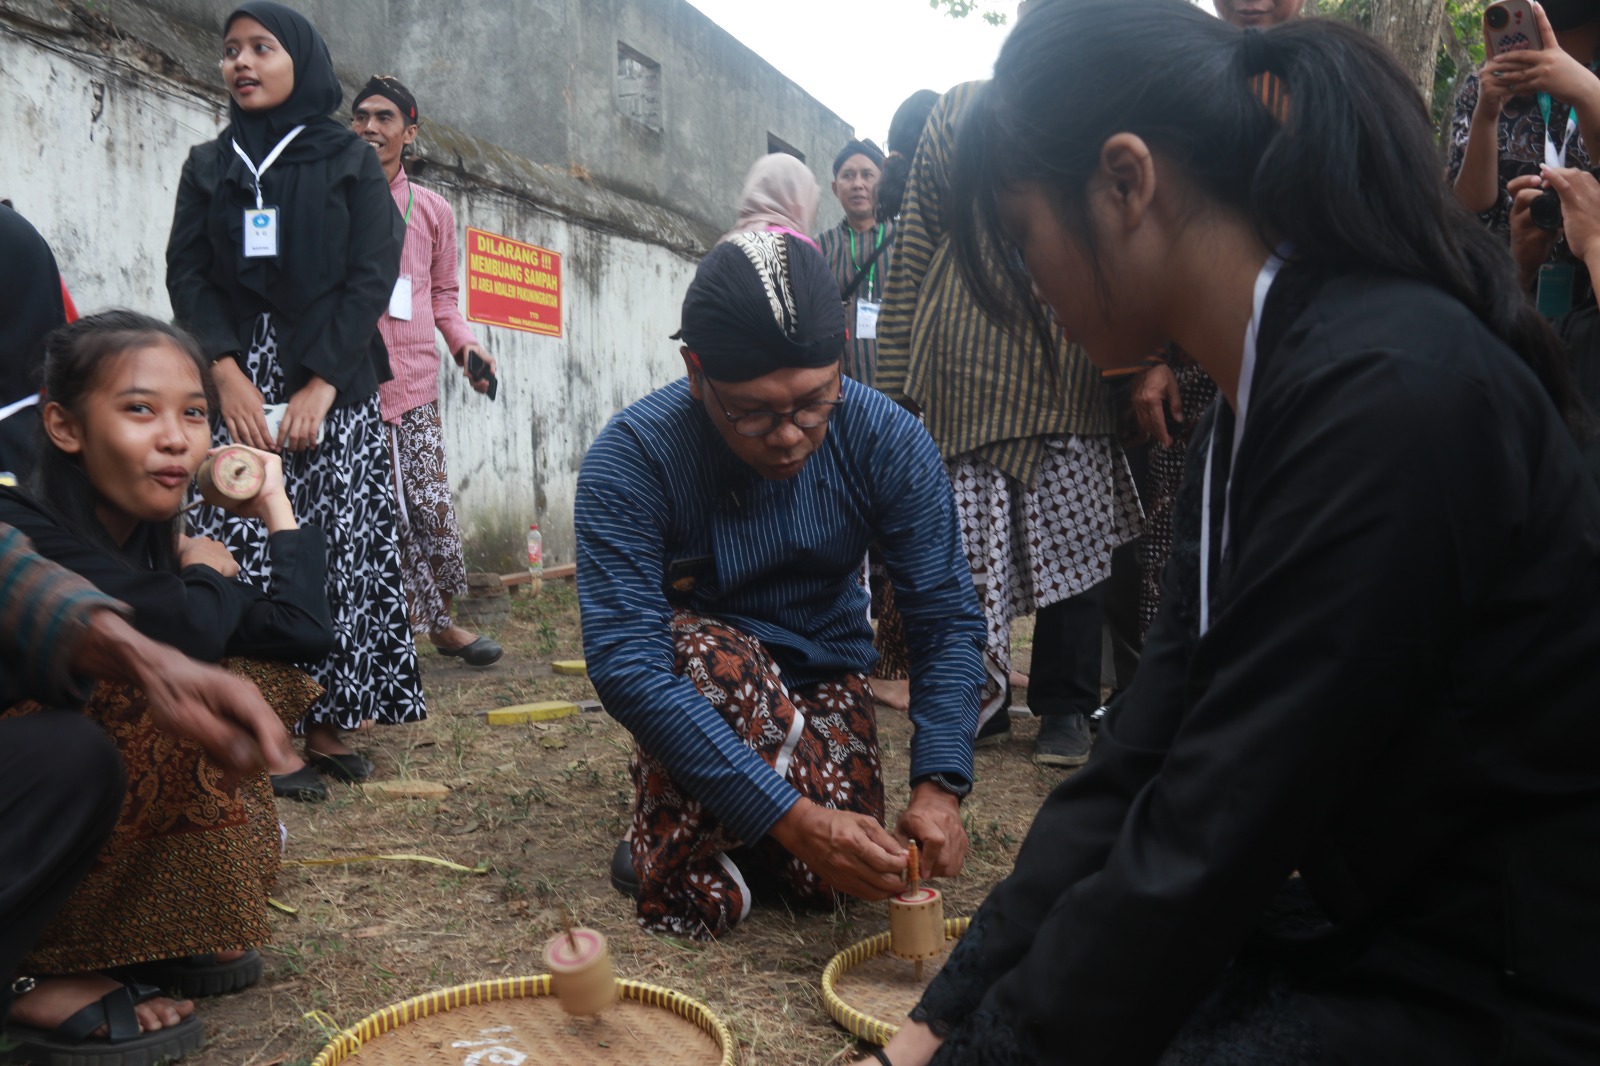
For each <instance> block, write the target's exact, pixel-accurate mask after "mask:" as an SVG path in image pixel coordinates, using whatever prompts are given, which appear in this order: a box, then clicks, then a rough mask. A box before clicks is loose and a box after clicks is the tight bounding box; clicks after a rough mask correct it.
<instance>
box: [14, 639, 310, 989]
mask: <svg viewBox="0 0 1600 1066" xmlns="http://www.w3.org/2000/svg"><path fill="white" fill-rule="evenodd" d="M222 666H223V668H224V669H226V670H228V671H229V672H230V673H233V674H236V675H238V676H240V677H243V678H245V679H246V680H248V681H250V682H252V683H253V684H255V686H256V687H257V688H258V689H260V691H261V695H262V696H263V697H264V698H265V699H266V701H267V703H268V704H270V705H271V707H272V709H273V710H274V711H276V712H277V713H278V717H279V718H280V719H282V720H283V722H284V724H285V725H289V724H292V723H293V722H295V721H297V720H298V719H299V718H300V716H301V715H303V714H304V713H305V711H306V709H307V708H308V707H309V706H310V705H311V703H312V701H313V700H315V699H316V698H317V697H318V696H319V695H320V694H321V690H320V689H319V688H318V687H317V685H316V683H315V682H313V681H312V680H311V679H310V678H309V677H307V676H306V674H305V673H304V672H302V671H300V670H296V669H293V668H291V667H288V666H285V665H283V664H281V663H268V662H259V661H253V660H242V659H240V660H224V661H223V662H222ZM38 711H39V708H38V705H36V704H23V705H21V706H20V707H17V708H15V709H13V710H12V711H10V712H9V713H8V714H7V715H6V717H13V716H17V715H22V714H32V713H38ZM47 713H59V712H47ZM84 714H85V715H87V716H88V717H90V718H92V719H94V720H95V721H96V722H98V723H99V724H100V725H101V726H102V727H103V728H104V729H105V731H106V734H107V735H108V736H109V737H110V738H111V740H112V742H113V743H114V744H116V746H117V751H118V753H119V754H120V755H121V756H122V763H123V766H124V768H125V769H126V772H127V778H128V791H127V795H126V796H125V797H124V799H123V803H122V815H121V817H120V818H119V819H118V821H117V827H116V829H115V830H114V831H113V833H112V834H111V838H110V840H108V841H107V842H106V845H105V848H104V849H103V850H102V851H101V852H100V856H99V858H98V859H97V860H96V861H95V864H94V867H93V868H92V869H91V870H90V871H89V874H88V876H86V877H85V878H84V879H83V881H81V882H80V883H79V885H78V887H77V888H76V889H75V890H74V891H73V894H72V896H71V898H69V899H68V900H67V902H66V904H65V905H64V906H63V907H62V908H61V910H60V912H59V913H57V915H56V917H55V919H54V920H53V921H52V922H51V923H50V925H49V927H48V928H47V929H46V930H45V932H44V935H42V936H41V937H40V938H39V940H38V942H37V943H36V944H34V946H33V949H32V950H31V951H30V952H29V954H28V957H27V959H25V960H24V961H23V964H22V967H21V972H24V973H28V974H34V975H44V974H78V973H90V972H94V971H98V970H106V969H110V968H112V967H115V966H129V965H132V964H134V963H139V962H154V961H156V960H158V959H176V958H183V957H185V956H189V955H201V954H205V953H207V952H212V951H243V950H246V949H248V948H253V947H257V946H259V945H261V944H265V943H266V942H267V941H268V939H269V938H270V935H271V927H270V925H269V923H268V920H267V895H268V893H270V892H271V891H272V887H273V883H274V882H275V881H276V879H277V876H278V863H279V855H280V853H281V843H280V838H279V835H278V810H277V807H276V805H275V803H274V800H273V797H272V785H271V784H270V783H269V781H268V779H267V775H266V774H264V773H263V774H256V775H255V776H253V777H250V778H247V779H245V780H244V781H241V782H239V783H238V784H237V785H232V784H230V783H229V782H228V780H227V779H226V777H225V775H224V774H223V772H222V770H221V768H219V767H218V766H217V765H216V764H215V763H214V762H212V761H211V758H210V757H209V756H208V755H206V754H205V752H204V751H203V750H202V749H201V747H200V745H199V744H196V743H195V742H194V741H192V740H186V739H184V738H182V737H178V736H175V735H174V734H172V733H171V732H170V731H168V730H165V729H162V728H160V727H158V726H157V725H156V724H155V722H154V721H152V719H151V717H150V708H149V703H148V701H147V700H146V699H145V695H144V692H143V691H142V690H141V689H139V688H137V687H135V686H133V685H128V684H121V683H113V682H109V681H102V682H101V683H100V684H99V685H98V686H96V688H95V690H94V694H93V695H92V696H91V697H90V699H89V702H88V703H87V704H86V705H85V706H84Z"/></svg>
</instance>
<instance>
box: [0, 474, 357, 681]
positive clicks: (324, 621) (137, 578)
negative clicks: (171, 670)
mask: <svg viewBox="0 0 1600 1066" xmlns="http://www.w3.org/2000/svg"><path fill="white" fill-rule="evenodd" d="M0 522H3V523H5V524H6V525H10V526H15V527H16V528H17V529H19V530H21V531H22V532H23V534H25V535H26V536H27V537H28V539H29V540H31V541H32V542H33V549H34V551H36V552H38V553H39V554H40V555H42V556H44V557H45V558H46V559H49V560H51V561H52V562H55V563H58V564H59V565H61V566H64V567H66V568H67V569H68V570H72V571H74V572H76V573H77V574H78V575H79V576H80V577H82V578H84V579H85V580H86V581H89V582H90V583H91V584H93V585H94V586H95V587H96V588H98V589H99V590H100V591H101V592H104V593H105V594H106V595H108V596H112V597H114V598H116V599H118V600H121V601H122V602H123V603H125V604H127V605H128V606H129V607H131V608H132V609H133V618H132V619H131V621H132V623H133V627H134V628H135V629H137V630H138V631H139V632H141V633H143V634H144V635H145V636H147V637H149V638H150V639H151V640H158V641H160V642H161V643H163V644H170V645H172V646H173V647H174V648H177V649H178V650H179V651H181V652H183V653H184V654H185V655H188V656H190V657H191V658H194V659H199V660H201V661H202V662H216V661H217V660H218V659H220V658H222V657H223V656H224V655H247V656H250V657H252V658H256V659H277V660H280V661H283V662H297V663H313V662H316V661H317V660H319V659H322V658H324V657H325V656H326V655H327V654H328V652H329V651H330V650H331V649H332V648H333V619H332V615H331V614H330V612H329V608H328V566H327V554H328V541H327V537H325V536H324V535H323V532H322V530H320V529H318V528H316V527H315V526H303V527H301V528H300V529H294V530H284V531H282V532H279V533H274V534H273V535H272V536H271V537H270V538H268V540H267V550H268V553H269V554H270V556H271V558H272V590H271V592H263V591H261V590H260V589H258V588H255V587H254V586H252V585H247V584H245V583H244V582H242V581H233V580H229V579H228V578H225V577H223V576H222V575H221V574H219V573H218V572H217V571H215V570H213V569H211V568H210V567H209V566H186V567H184V568H183V569H182V570H181V571H179V572H178V573H176V574H173V573H167V572H164V571H160V570H153V569H150V568H149V567H147V566H141V565H139V561H138V560H137V559H132V558H125V557H123V556H120V555H116V554H113V552H112V551H111V550H109V549H107V548H102V547H100V546H99V545H97V544H93V543H90V542H89V541H88V540H87V539H85V538H83V537H81V536H79V535H78V534H76V533H74V532H73V531H71V530H69V529H66V528H64V527H63V526H61V525H60V524H59V523H58V522H57V521H56V520H55V518H54V517H53V516H51V515H50V514H48V513H47V512H46V511H44V510H43V509H42V508H41V507H40V506H39V504H38V503H36V502H35V501H34V500H33V499H32V498H30V497H29V496H27V495H25V494H24V493H22V492H20V491H18V490H16V489H3V488H0Z"/></svg>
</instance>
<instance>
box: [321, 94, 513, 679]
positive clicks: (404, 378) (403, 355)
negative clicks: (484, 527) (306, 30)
mask: <svg viewBox="0 0 1600 1066" xmlns="http://www.w3.org/2000/svg"><path fill="white" fill-rule="evenodd" d="M350 126H351V128H352V129H354V130H355V131H356V133H358V134H359V135H360V136H361V137H362V138H363V139H364V140H365V141H366V142H367V143H368V144H370V145H372V147H373V149H374V150H375V151H377V153H378V162H380V163H382V164H383V170H384V173H385V174H387V175H388V176H389V189H390V191H391V192H393V193H394V202H395V206H396V207H397V208H399V210H400V212H401V213H402V214H404V215H405V219H406V242H405V250H404V251H403V252H402V253H401V256H400V278H399V280H398V281H397V282H396V283H395V291H394V294H393V296H392V297H391V298H390V300H389V311H388V313H387V314H385V315H384V316H383V317H382V318H381V319H379V320H378V330H379V331H380V332H381V333H382V334H383V341H384V344H386V345H387V346H388V348H389V363H390V366H391V367H392V368H393V370H394V379H393V380H392V381H386V382H384V383H383V384H382V385H380V386H379V389H378V394H379V398H380V400H381V402H382V405H383V420H384V421H385V422H387V423H388V424H389V439H390V441H391V442H392V444H393V448H394V457H395V462H394V469H395V482H396V491H397V493H398V497H399V504H400V548H401V553H402V557H403V559H404V563H405V583H406V593H407V597H408V598H409V600H410V601H411V621H412V624H413V625H416V626H418V627H419V628H421V627H426V628H427V631H428V639H429V640H431V641H432V642H433V645H434V647H436V648H438V649H439V653H440V654H441V655H450V656H454V657H456V658H459V659H461V660H463V661H464V662H466V663H468V664H469V665H472V666H488V665H489V664H490V663H493V662H496V661H498V660H499V658H500V656H501V655H502V654H504V652H503V650H502V649H501V647H500V645H499V644H497V643H495V642H494V641H493V640H490V639H489V638H488V637H482V636H479V635H478V634H476V633H473V632H471V631H470V630H466V629H463V628H462V627H460V626H458V625H456V624H455V622H454V621H453V620H452V619H451V617H450V604H451V601H452V599H453V598H454V597H455V596H457V595H459V594H460V593H462V592H465V591H466V588H467V568H466V562H465V560H464V559H463V558H462V554H461V530H460V527H459V526H458V525H457V523H456V515H455V507H454V505H453V503H452V501H451V498H450V478H449V474H448V471H447V469H446V467H445V458H444V438H443V435H442V433H441V432H440V428H439V355H438V352H437V351H436V349H435V348H434V340H433V334H434V330H436V329H437V330H438V331H439V332H440V333H442V334H443V335H444V339H445V343H446V344H447V345H448V346H449V348H450V351H451V353H453V354H454V356H455V360H456V365H457V366H459V367H461V368H462V372H463V373H465V374H466V375H467V378H468V380H469V381H471V382H472V387H473V388H474V389H476V390H477V391H478V392H488V391H489V387H490V384H491V382H493V381H494V376H495V371H496V366H495V361H494V357H493V356H491V355H490V354H489V353H488V352H486V351H484V350H483V347H482V346H481V345H479V344H478V341H477V339H476V338H475V337H473V335H472V330H471V328H470V327H469V326H468V325H467V322H466V320H465V319H464V318H462V317H461V310H460V307H459V306H458V304H459V298H460V283H459V282H458V281H457V279H456V216H455V212H453V211H451V210H450V205H449V204H448V203H447V202H445V199H444V198H443V197H442V196H440V195H439V194H437V193H434V192H430V191H428V190H427V189H424V188H423V187H422V186H420V185H413V184H412V183H411V179H410V178H409V177H407V175H406V171H405V167H404V166H403V165H402V157H403V156H404V154H405V149H406V146H407V145H409V144H410V143H411V142H412V141H414V140H416V137H417V102H416V98H415V97H413V96H412V95H411V91H410V90H409V89H407V88H406V87H405V86H404V85H402V84H400V82H399V81H398V80H397V79H395V78H392V77H389V76H388V75H379V76H378V77H375V78H373V79H372V80H371V81H369V82H367V84H366V85H365V86H364V87H363V88H362V90H361V91H360V92H359V93H357V94H356V102H355V107H354V108H353V109H352V110H351V122H350ZM473 357H476V358H473ZM480 360H481V369H479V370H478V372H477V373H476V374H474V373H473V372H472V370H471V368H472V367H474V366H479V365H480V364H479V361H480Z"/></svg>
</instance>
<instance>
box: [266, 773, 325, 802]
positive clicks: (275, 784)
mask: <svg viewBox="0 0 1600 1066" xmlns="http://www.w3.org/2000/svg"><path fill="white" fill-rule="evenodd" d="M272 794H273V795H274V796H277V797H279V798H281V799H292V800H299V801H300V802H301V803H321V802H322V801H323V800H325V799H327V798H328V786H327V785H325V784H323V782H322V775H321V774H319V773H317V771H316V769H315V768H314V767H311V766H302V767H300V769H298V770H296V771H295V772H294V773H292V774H273V775H272Z"/></svg>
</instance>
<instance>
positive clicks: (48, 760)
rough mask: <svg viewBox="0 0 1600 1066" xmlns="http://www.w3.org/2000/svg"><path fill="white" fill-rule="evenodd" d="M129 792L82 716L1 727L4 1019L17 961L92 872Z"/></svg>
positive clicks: (109, 747)
mask: <svg viewBox="0 0 1600 1066" xmlns="http://www.w3.org/2000/svg"><path fill="white" fill-rule="evenodd" d="M126 791H127V785H126V783H125V782H124V780H123V774H122V759H121V757H120V756H118V754H117V749H116V747H115V746H114V745H113V744H112V743H111V741H110V739H109V738H107V737H106V735H105V733H104V732H102V731H101V729H100V727H99V726H97V725H96V724H95V723H94V722H92V721H90V720H89V719H87V718H85V717H83V716H82V715H80V714H74V713H70V712H66V711H48V712H45V713H43V714H36V715H32V716H29V717H26V718H14V719H8V720H6V721H3V722H0V979H3V980H4V982H5V984H4V986H0V1017H4V1016H5V1011H6V1009H7V1008H9V1007H10V1005H11V979H12V978H13V977H14V976H16V970H17V965H18V964H19V963H20V962H21V961H22V959H23V956H25V955H27V953H28V951H29V949H30V948H32V947H33V944H34V941H36V940H38V939H39V935H40V934H41V933H43V932H44V930H45V926H47V925H48V924H49V922H50V919H52V918H54V917H55V915H56V912H57V911H59V910H60V909H61V905H62V904H64V903H65V902H66V901H67V899H68V897H70V896H71V895H72V892H73V890H74V889H75V888H77V887H78V882H79V881H81V880H82V879H83V876H84V875H85V874H86V873H88V872H89V867H90V866H92V865H93V864H94V860H95V858H96V857H97V856H98V855H99V854H100V849H101V847H102V846H103V845H104V844H105V842H106V838H107V837H109V836H110V835H111V830H112V829H113V828H115V827H116V824H117V818H118V816H119V815H121V813H122V800H123V796H124V794H125V793H126Z"/></svg>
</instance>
